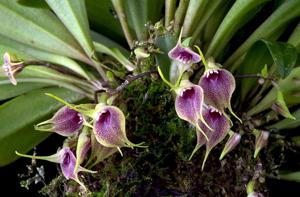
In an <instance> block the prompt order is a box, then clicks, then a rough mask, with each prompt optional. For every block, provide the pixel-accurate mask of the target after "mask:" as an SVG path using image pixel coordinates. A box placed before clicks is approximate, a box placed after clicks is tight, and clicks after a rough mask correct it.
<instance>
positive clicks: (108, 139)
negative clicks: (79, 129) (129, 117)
mask: <svg viewBox="0 0 300 197" xmlns="http://www.w3.org/2000/svg"><path fill="white" fill-rule="evenodd" d="M96 109H97V113H96V114H95V118H94V129H93V132H94V135H95V137H96V139H97V141H98V142H99V143H100V144H102V145H103V146H105V147H110V148H118V149H119V150H120V148H121V147H131V148H132V147H133V146H138V145H136V144H133V143H131V142H130V141H129V140H128V139H127V136H126V130H125V116H124V114H123V112H122V111H121V110H120V109H119V108H117V107H114V106H106V105H103V104H99V105H98V106H97V107H96ZM120 153H121V152H120Z"/></svg>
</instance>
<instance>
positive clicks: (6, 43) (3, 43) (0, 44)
mask: <svg viewBox="0 0 300 197" xmlns="http://www.w3.org/2000/svg"><path fill="white" fill-rule="evenodd" d="M5 52H9V53H10V54H13V55H16V56H17V57H18V58H22V59H24V60H32V59H37V60H43V61H47V62H51V63H55V64H58V65H62V66H64V67H66V68H68V69H70V70H72V71H74V72H76V73H77V74H79V75H81V76H83V77H85V78H86V79H89V76H88V75H87V74H86V72H85V70H83V68H82V67H81V66H80V65H79V64H78V63H77V62H75V61H74V60H72V59H70V58H68V57H65V56H61V55H57V54H54V53H50V52H47V51H44V50H41V49H37V48H34V47H30V46H28V45H25V44H23V43H20V42H17V41H15V40H12V39H10V38H7V37H5V36H2V35H0V60H1V61H0V62H1V63H2V58H3V57H2V56H3V54H4V53H5Z"/></svg>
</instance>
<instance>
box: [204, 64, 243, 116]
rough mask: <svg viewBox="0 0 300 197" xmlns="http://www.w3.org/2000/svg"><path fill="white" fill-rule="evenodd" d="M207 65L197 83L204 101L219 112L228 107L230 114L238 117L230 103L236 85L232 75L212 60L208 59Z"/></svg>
mask: <svg viewBox="0 0 300 197" xmlns="http://www.w3.org/2000/svg"><path fill="white" fill-rule="evenodd" d="M207 67H208V68H207V69H206V70H205V72H204V74H203V75H202V77H201V78H200V80H199V85H200V86H201V87H202V88H203V92H204V101H205V103H207V104H209V105H211V106H213V107H215V108H217V109H218V110H219V111H221V112H224V110H225V109H226V108H228V109H229V111H230V112H231V114H232V115H234V116H235V117H236V118H237V119H239V118H238V117H237V116H236V115H235V114H234V112H233V111H232V108H231V103H230V101H231V97H232V94H233V92H234V90H235V87H236V84H235V79H234V77H233V75H232V74H231V73H230V72H229V71H227V70H225V69H221V68H219V67H218V66H217V65H216V64H215V63H213V62H212V61H208V66H207ZM239 120H240V119H239Z"/></svg>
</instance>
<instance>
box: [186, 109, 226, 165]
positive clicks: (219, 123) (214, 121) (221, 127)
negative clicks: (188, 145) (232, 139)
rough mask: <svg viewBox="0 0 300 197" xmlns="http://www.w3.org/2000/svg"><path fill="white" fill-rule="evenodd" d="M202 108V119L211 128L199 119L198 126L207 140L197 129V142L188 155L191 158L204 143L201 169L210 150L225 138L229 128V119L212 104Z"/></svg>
mask: <svg viewBox="0 0 300 197" xmlns="http://www.w3.org/2000/svg"><path fill="white" fill-rule="evenodd" d="M203 109H204V110H203V117H204V120H205V122H206V123H207V124H208V125H209V126H210V127H211V129H212V130H211V129H209V128H208V127H207V126H206V125H205V124H203V122H201V121H199V127H200V128H201V130H202V131H203V132H204V133H205V134H206V135H207V136H208V140H206V139H205V137H204V135H203V133H201V132H199V131H197V144H196V146H195V148H194V150H193V152H192V154H191V156H190V159H191V158H192V156H193V154H194V153H195V152H196V151H197V150H198V149H199V148H200V147H201V146H202V145H204V144H205V145H206V153H205V158H204V161H203V164H202V169H203V168H204V165H205V162H206V159H207V157H208V155H209V153H210V151H211V150H212V149H213V148H214V147H215V146H216V145H217V144H218V143H220V142H221V141H222V140H223V139H224V138H225V136H226V135H227V133H228V132H229V130H230V121H229V120H228V119H227V117H226V116H225V115H224V114H223V113H222V112H220V111H218V110H217V109H215V108H214V107H212V106H206V107H205V108H203Z"/></svg>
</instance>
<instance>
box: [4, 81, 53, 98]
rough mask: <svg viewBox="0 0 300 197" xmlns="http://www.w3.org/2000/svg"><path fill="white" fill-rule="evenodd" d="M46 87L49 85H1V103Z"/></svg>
mask: <svg viewBox="0 0 300 197" xmlns="http://www.w3.org/2000/svg"><path fill="white" fill-rule="evenodd" d="M46 86H48V85H47V84H39V83H20V84H18V85H17V86H14V85H12V84H0V101H2V100H5V99H9V98H12V97H15V96H18V95H21V94H24V93H26V92H29V91H31V90H35V89H39V88H42V87H46Z"/></svg>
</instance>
